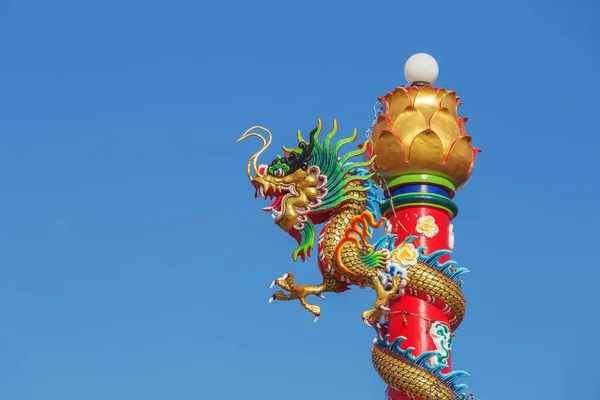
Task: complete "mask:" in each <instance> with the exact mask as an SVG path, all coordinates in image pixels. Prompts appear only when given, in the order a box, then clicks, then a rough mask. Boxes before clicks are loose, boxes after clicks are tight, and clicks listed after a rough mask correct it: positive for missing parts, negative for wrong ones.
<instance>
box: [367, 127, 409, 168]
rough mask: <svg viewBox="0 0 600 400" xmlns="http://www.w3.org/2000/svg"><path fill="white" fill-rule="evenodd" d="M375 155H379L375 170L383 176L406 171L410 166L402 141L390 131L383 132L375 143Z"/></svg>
mask: <svg viewBox="0 0 600 400" xmlns="http://www.w3.org/2000/svg"><path fill="white" fill-rule="evenodd" d="M373 153H374V154H375V155H377V158H376V159H375V168H376V169H377V170H378V171H380V172H381V173H382V174H386V173H390V172H392V171H397V170H403V169H406V167H407V165H408V164H407V163H406V160H405V156H404V151H403V150H402V143H401V140H400V139H399V138H398V137H397V136H396V135H395V134H394V132H391V131H389V130H383V131H382V132H381V134H380V135H379V138H378V140H377V141H375V142H374V143H373Z"/></svg>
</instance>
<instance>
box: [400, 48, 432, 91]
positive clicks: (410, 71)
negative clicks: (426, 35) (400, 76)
mask: <svg viewBox="0 0 600 400" xmlns="http://www.w3.org/2000/svg"><path fill="white" fill-rule="evenodd" d="M439 72H440V69H439V67H438V63H437V61H435V58H433V57H431V56H430V55H429V54H426V53H418V54H415V55H413V56H411V57H410V58H409V59H408V60H407V61H406V64H404V77H405V78H406V80H407V81H408V83H410V84H411V85H412V86H424V85H431V84H432V83H433V82H435V80H436V79H437V77H438V73H439Z"/></svg>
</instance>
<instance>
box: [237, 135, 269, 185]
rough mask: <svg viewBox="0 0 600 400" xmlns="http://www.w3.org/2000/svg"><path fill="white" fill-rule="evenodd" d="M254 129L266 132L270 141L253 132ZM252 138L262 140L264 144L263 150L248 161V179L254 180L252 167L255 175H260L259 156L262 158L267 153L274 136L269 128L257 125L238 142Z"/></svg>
mask: <svg viewBox="0 0 600 400" xmlns="http://www.w3.org/2000/svg"><path fill="white" fill-rule="evenodd" d="M254 129H260V130H262V131H264V132H266V133H267V135H268V136H269V140H268V141H267V140H266V139H265V138H264V136H263V135H261V134H259V133H256V132H252V130H254ZM250 136H255V137H257V138H259V139H260V140H262V142H263V146H262V148H261V149H260V150H259V151H258V152H257V153H256V154H254V155H253V156H252V157H250V159H249V160H248V179H250V180H252V173H251V171H250V167H251V166H252V168H253V169H254V173H255V174H256V175H260V174H259V173H258V168H257V167H256V160H257V159H258V156H260V155H261V154H262V152H263V151H265V150H266V149H267V148H268V147H269V146H270V145H271V140H273V135H271V132H270V131H269V130H268V129H267V128H264V127H262V126H258V125H257V126H253V127H252V128H250V129H248V130H247V131H246V132H244V134H243V135H242V137H240V138H239V139H238V140H237V141H238V142H241V141H242V140H244V139H247V138H249V137H250Z"/></svg>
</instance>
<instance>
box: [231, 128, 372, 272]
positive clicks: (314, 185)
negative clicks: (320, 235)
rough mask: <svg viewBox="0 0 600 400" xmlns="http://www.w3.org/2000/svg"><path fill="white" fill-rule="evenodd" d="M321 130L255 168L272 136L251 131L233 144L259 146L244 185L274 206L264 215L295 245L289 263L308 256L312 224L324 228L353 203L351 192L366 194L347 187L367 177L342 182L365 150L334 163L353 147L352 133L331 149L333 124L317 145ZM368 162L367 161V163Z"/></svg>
mask: <svg viewBox="0 0 600 400" xmlns="http://www.w3.org/2000/svg"><path fill="white" fill-rule="evenodd" d="M322 126H323V125H322V122H321V120H319V123H318V125H317V127H316V128H315V129H313V130H312V132H311V133H310V138H309V140H308V141H306V140H304V139H303V138H302V136H301V135H300V132H298V142H299V143H298V146H297V147H293V148H286V147H284V148H283V150H284V152H285V153H284V155H283V156H277V157H276V158H275V159H273V161H272V162H271V163H270V164H269V165H265V164H262V165H259V166H257V160H258V157H259V156H260V155H261V154H262V153H263V152H264V151H265V150H266V149H267V148H268V147H269V145H270V144H271V141H272V135H271V133H270V132H269V130H267V129H266V128H263V127H261V126H254V127H252V128H250V129H248V130H247V131H246V132H245V133H244V134H243V135H242V137H241V138H240V139H238V142H239V141H242V140H244V139H246V138H248V137H251V136H254V137H258V138H259V139H260V140H261V141H262V142H263V146H262V148H261V149H260V150H259V151H258V152H257V153H256V154H254V155H253V156H252V157H250V160H249V161H248V170H247V173H248V179H249V180H250V182H251V183H252V185H253V186H254V188H255V195H254V196H255V197H257V198H261V199H272V200H273V202H272V204H271V205H269V206H267V207H265V208H263V210H264V211H267V212H269V213H271V216H272V218H273V221H274V222H275V224H276V225H278V226H279V227H280V228H281V229H282V230H283V231H285V232H288V233H289V234H290V235H292V236H293V237H294V238H295V239H296V240H297V241H298V243H299V245H300V246H299V247H298V248H297V249H296V250H295V251H294V254H293V258H294V260H295V259H296V258H297V257H298V256H300V257H301V258H302V260H304V259H305V257H306V256H310V250H311V249H312V248H313V242H314V237H315V229H314V224H318V223H321V222H324V221H325V220H326V219H327V218H328V217H329V216H330V215H331V211H332V210H333V209H334V208H335V207H337V206H338V205H339V204H340V203H341V202H343V201H347V200H350V199H353V198H354V199H358V197H356V196H355V195H354V196H353V193H352V192H357V191H366V190H367V188H364V187H362V186H360V187H359V186H356V185H354V186H352V187H349V186H348V185H347V184H348V183H349V182H350V181H352V180H361V181H366V180H367V179H368V178H369V177H370V176H364V174H363V176H354V178H348V177H347V176H348V175H349V174H352V172H353V171H352V170H353V169H354V168H356V167H359V166H363V165H366V164H367V163H360V162H359V163H353V164H352V165H350V166H346V165H344V164H345V162H346V161H347V160H348V159H349V158H350V157H352V156H355V155H359V154H363V153H364V152H365V150H366V147H364V146H363V148H361V150H357V151H353V152H350V153H348V154H347V155H346V156H344V157H342V158H341V159H340V158H338V150H339V148H340V147H341V145H342V144H344V143H349V142H351V141H353V140H354V139H355V138H356V132H355V134H354V136H353V137H352V138H349V139H345V140H342V141H340V142H338V143H337V144H336V146H335V147H334V148H333V149H332V148H331V147H330V146H329V142H330V140H331V138H332V137H333V135H334V134H335V133H336V131H337V122H335V121H334V129H333V130H332V132H331V133H330V134H329V135H327V137H326V138H325V141H324V143H322V144H321V143H319V140H318V136H319V133H320V132H321V129H322ZM255 129H259V130H262V131H263V132H265V133H266V134H267V137H268V139H265V137H264V136H263V135H261V134H259V133H256V132H253V131H254V130H255ZM371 162H372V160H371V161H370V162H368V163H369V164H370V163H371ZM332 184H333V185H332ZM354 194H356V193H354Z"/></svg>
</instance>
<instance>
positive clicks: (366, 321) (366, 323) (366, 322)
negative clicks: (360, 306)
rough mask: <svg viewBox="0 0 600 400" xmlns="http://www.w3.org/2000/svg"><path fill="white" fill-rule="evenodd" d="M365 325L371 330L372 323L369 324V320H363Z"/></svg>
mask: <svg viewBox="0 0 600 400" xmlns="http://www.w3.org/2000/svg"><path fill="white" fill-rule="evenodd" d="M363 323H364V324H365V325H366V326H368V327H369V328H370V327H371V323H370V322H369V320H368V319H366V318H363Z"/></svg>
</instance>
